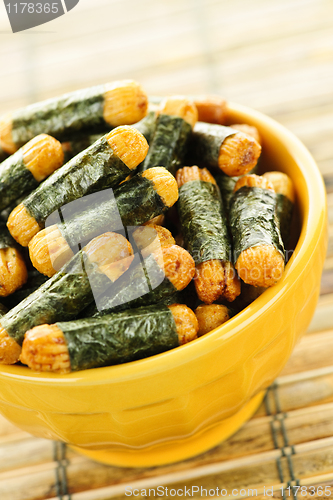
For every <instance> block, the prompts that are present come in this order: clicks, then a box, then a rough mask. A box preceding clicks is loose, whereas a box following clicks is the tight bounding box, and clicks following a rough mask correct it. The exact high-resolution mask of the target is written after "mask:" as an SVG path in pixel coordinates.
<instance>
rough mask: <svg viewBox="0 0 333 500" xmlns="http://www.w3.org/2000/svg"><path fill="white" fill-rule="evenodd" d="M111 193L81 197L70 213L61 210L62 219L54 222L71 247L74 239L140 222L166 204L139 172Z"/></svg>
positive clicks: (78, 239)
mask: <svg viewBox="0 0 333 500" xmlns="http://www.w3.org/2000/svg"><path fill="white" fill-rule="evenodd" d="M113 194H114V196H113V195H112V194H109V192H108V191H106V190H105V191H104V192H103V193H99V194H98V196H97V197H96V196H94V197H93V202H89V199H87V200H85V198H81V200H80V202H79V204H78V205H77V207H76V208H75V206H74V207H73V211H72V213H69V212H66V216H65V211H64V210H63V220H62V221H61V222H57V225H58V228H59V229H60V231H61V233H62V235H63V237H64V238H65V240H66V241H67V243H68V244H69V245H70V246H71V247H72V248H73V250H74V249H75V248H76V246H77V244H78V243H82V242H86V241H89V240H91V239H92V238H94V237H95V236H98V235H99V234H102V233H104V232H106V231H118V230H121V229H122V228H123V226H138V225H140V224H143V223H144V222H147V221H148V220H150V219H152V218H153V217H156V216H157V215H160V214H162V213H164V212H165V211H166V210H167V208H168V207H166V206H165V204H164V203H163V201H162V198H161V197H160V195H159V194H158V193H157V192H156V190H155V188H154V184H153V182H152V181H150V180H149V179H146V178H145V177H142V175H141V174H138V175H135V176H134V177H133V178H132V179H130V180H128V181H126V182H124V183H123V184H121V186H118V187H117V188H116V189H115V190H114V191H113ZM87 198H89V197H87ZM85 202H86V204H85ZM85 205H86V206H85Z"/></svg>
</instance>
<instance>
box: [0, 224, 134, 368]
mask: <svg viewBox="0 0 333 500" xmlns="http://www.w3.org/2000/svg"><path fill="white" fill-rule="evenodd" d="M132 254H133V251H132V247H131V245H130V243H129V242H128V241H127V240H126V238H124V237H123V236H122V235H120V234H117V233H105V234H102V235H101V236H98V237H97V238H94V239H93V240H92V241H91V242H90V243H89V244H88V245H87V246H86V247H84V248H83V249H82V250H81V251H80V252H79V253H77V254H76V255H74V257H73V258H72V259H71V260H70V261H69V262H68V263H67V264H66V265H65V266H64V267H63V268H62V269H61V270H60V271H59V272H58V273H57V274H55V275H54V276H53V277H52V278H50V279H49V280H48V281H46V283H44V284H43V285H42V286H41V287H40V288H38V289H37V290H36V291H35V292H33V293H32V294H31V295H29V296H28V297H26V298H25V299H24V300H23V301H22V302H20V303H19V304H18V305H17V306H16V307H14V308H13V309H11V310H10V311H9V312H8V313H7V314H5V315H4V316H3V317H2V318H1V320H0V363H2V364H13V363H16V362H17V361H18V358H19V355H20V352H21V344H22V342H23V338H24V334H25V332H26V331H27V330H29V329H30V328H32V327H34V326H36V325H40V324H42V323H45V322H47V321H48V322H50V323H51V322H53V321H57V320H65V321H66V320H70V319H73V318H75V317H76V316H77V315H78V314H79V313H80V311H82V310H83V309H84V308H85V307H87V306H88V305H89V304H90V303H91V302H92V301H93V300H94V297H95V296H98V294H100V293H103V292H104V290H106V289H107V288H108V287H109V286H110V283H112V282H114V281H116V280H117V279H118V278H119V277H120V276H121V275H122V274H123V273H124V272H125V271H126V270H127V269H128V267H129V266H130V264H131V262H132V259H133V255H132Z"/></svg>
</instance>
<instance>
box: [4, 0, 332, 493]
mask: <svg viewBox="0 0 333 500" xmlns="http://www.w3.org/2000/svg"><path fill="white" fill-rule="evenodd" d="M0 76H1V78H0V113H4V112H7V111H10V110H12V109H15V108H17V107H20V106H23V105H26V104H28V103H31V102H34V101H37V100H41V99H44V98H47V97H51V96H55V95H57V94H60V93H63V92H65V91H70V90H74V89H77V88H83V87H86V86H89V85H94V84H98V83H102V82H105V81H110V80H115V79H122V78H134V79H136V80H138V81H140V82H141V83H142V85H143V86H144V88H145V89H146V90H147V92H148V93H149V94H151V95H167V94H175V93H176V94H202V93H215V94H220V95H223V96H225V97H226V98H227V99H228V100H232V101H235V102H239V103H241V104H245V105H247V106H250V107H253V108H256V109H258V110H260V111H262V112H264V113H266V114H269V115H270V116H272V117H273V118H275V119H276V120H278V121H279V122H280V123H282V124H283V125H285V126H286V127H288V128H289V129H290V130H291V131H293V132H294V133H295V134H296V135H297V136H298V137H299V138H300V139H301V140H302V141H303V142H304V144H305V145H306V146H307V147H308V148H309V150H310V151H311V153H312V154H313V156H314V158H315V159H316V161H317V163H318V167H319V169H320V171H321V172H322V174H323V176H324V180H325V183H326V187H327V193H328V206H329V223H330V226H329V234H330V240H329V247H328V254H327V259H326V262H325V269H324V273H323V278H322V290H321V297H320V300H319V304H318V307H317V311H316V313H315V316H314V319H313V322H312V324H311V326H310V328H309V332H308V333H307V334H306V335H305V337H304V338H303V340H302V341H301V343H300V344H299V345H298V346H297V347H296V349H295V351H294V354H293V355H292V357H291V359H290V360H289V362H288V364H287V366H286V367H285V368H284V370H283V372H282V373H281V374H280V376H279V377H278V379H277V380H276V383H275V384H274V385H273V386H272V387H271V389H270V390H269V392H268V395H267V399H266V402H265V404H262V406H261V407H260V409H259V411H258V412H257V413H256V415H255V416H254V417H253V418H252V419H251V420H250V421H249V422H248V423H247V424H246V425H245V426H244V427H243V428H242V429H241V430H240V431H238V432H237V433H236V434H235V435H234V436H232V437H231V438H230V439H229V440H227V441H226V442H224V443H222V444H221V445H220V446H218V447H216V448H215V449H213V450H211V451H209V452H207V453H205V454H204V455H201V456H199V457H196V458H195V459H192V460H188V461H185V462H182V463H180V464H176V465H170V466H165V467H160V468H149V469H120V468H116V467H107V466H103V465H99V464H97V463H94V462H91V461H89V460H87V459H85V458H83V457H82V456H79V455H78V454H76V453H74V452H73V451H71V450H69V449H66V447H64V446H62V445H60V444H59V443H53V442H51V441H46V440H42V439H37V438H34V437H31V436H30V435H28V434H26V433H24V432H22V431H20V430H19V429H17V428H15V427H13V426H12V425H11V424H9V423H8V422H6V421H5V420H4V419H3V418H0V500H45V499H48V500H50V499H55V498H56V499H59V498H62V499H63V500H67V499H68V498H70V496H71V498H72V500H107V499H111V498H112V499H117V500H120V499H125V498H127V496H125V494H124V492H125V487H126V486H127V487H128V486H134V485H136V486H137V487H139V488H145V487H147V488H148V487H150V488H153V487H156V486H158V485H165V486H168V487H169V488H173V487H177V488H180V487H184V486H185V485H186V486H187V487H189V486H191V485H198V486H199V487H200V486H203V487H204V488H206V489H207V495H205V494H204V495H201V496H200V495H197V496H194V497H193V498H217V497H216V496H215V497H212V496H210V493H209V489H212V488H216V487H217V486H218V487H220V488H222V487H224V488H227V489H228V490H231V489H232V488H237V489H238V490H240V489H241V488H245V489H246V492H245V493H246V494H241V493H239V494H238V496H237V495H235V496H233V498H240V497H242V498H247V497H248V496H251V493H250V492H248V488H250V489H252V488H256V489H257V498H267V495H266V497H265V496H264V486H266V488H267V486H274V497H275V498H280V497H281V492H280V490H279V489H278V488H279V486H280V485H281V484H284V485H285V486H287V485H288V482H289V481H294V482H293V483H292V484H300V485H304V486H309V485H316V486H318V485H322V486H325V485H328V486H332V488H331V494H332V495H333V491H332V490H333V363H332V359H333V2H332V0H280V1H277V0H254V1H251V2H249V1H248V0H247V1H246V0H234V1H232V2H227V1H225V0H162V1H159V0H156V1H152V0H141V1H140V0H90V1H89V0H80V2H79V5H78V6H77V7H75V9H73V10H72V11H71V12H69V13H68V14H66V15H65V16H63V17H61V18H59V19H57V20H55V21H53V22H52V23H49V24H46V25H44V26H40V27H38V28H35V29H33V30H30V31H27V32H23V33H18V34H15V35H13V34H12V33H11V31H10V26H9V22H8V19H7V17H6V13H5V8H4V5H3V4H1V5H0ZM68 495H70V496H68ZM310 496H312V498H317V497H318V498H319V497H320V496H321V494H320V489H319V490H316V493H315V495H310V490H308V493H307V495H305V497H309V498H310ZM324 496H325V495H324ZM299 497H300V498H302V496H301V495H300V494H299ZM140 498H143V497H140ZM146 498H148V497H146Z"/></svg>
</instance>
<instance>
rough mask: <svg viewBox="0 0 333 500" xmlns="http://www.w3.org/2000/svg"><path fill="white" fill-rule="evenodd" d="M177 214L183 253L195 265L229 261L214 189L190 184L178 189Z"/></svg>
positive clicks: (225, 231)
mask: <svg viewBox="0 0 333 500" xmlns="http://www.w3.org/2000/svg"><path fill="white" fill-rule="evenodd" d="M178 213H179V219H180V223H181V226H182V233H183V236H184V241H185V245H186V248H187V250H188V251H189V253H190V254H191V255H192V257H193V259H194V261H195V264H196V265H197V264H200V263H202V262H206V261H208V260H215V259H216V260H218V259H219V260H222V261H225V262H228V261H230V257H229V253H230V250H231V247H230V237H229V234H228V228H227V221H226V216H225V213H224V210H223V206H222V201H221V197H220V193H219V191H218V187H217V186H216V185H215V184H212V183H211V182H205V181H190V182H186V183H185V184H183V185H182V186H181V188H180V189H179V200H178Z"/></svg>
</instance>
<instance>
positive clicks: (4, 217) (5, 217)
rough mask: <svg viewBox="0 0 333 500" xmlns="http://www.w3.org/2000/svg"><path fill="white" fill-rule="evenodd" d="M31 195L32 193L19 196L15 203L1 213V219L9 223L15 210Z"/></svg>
mask: <svg viewBox="0 0 333 500" xmlns="http://www.w3.org/2000/svg"><path fill="white" fill-rule="evenodd" d="M29 194H30V192H27V193H24V194H22V196H19V197H18V198H17V199H16V200H15V201H14V202H13V203H11V204H10V205H8V207H7V208H4V209H3V210H2V211H1V213H0V219H1V220H2V221H4V222H7V220H8V217H9V216H10V214H11V212H12V211H13V210H14V208H15V207H17V205H19V204H20V203H21V202H22V201H23V200H24V199H25V198H26V197H27V196H29Z"/></svg>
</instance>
